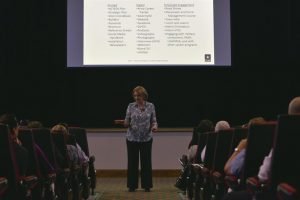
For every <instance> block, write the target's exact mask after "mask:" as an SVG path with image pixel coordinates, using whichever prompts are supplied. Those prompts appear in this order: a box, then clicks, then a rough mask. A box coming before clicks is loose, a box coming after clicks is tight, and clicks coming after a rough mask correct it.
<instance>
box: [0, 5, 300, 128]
mask: <svg viewBox="0 0 300 200" xmlns="http://www.w3.org/2000/svg"><path fill="white" fill-rule="evenodd" d="M0 4H1V5H0V15H1V25H0V26H1V27H0V28H1V29H0V31H1V44H0V51H1V52H0V56H1V57H0V58H1V60H0V62H1V63H0V67H1V68H0V84H1V96H0V113H4V112H14V113H16V115H17V116H18V117H19V118H20V119H31V120H41V121H42V122H43V123H44V124H45V125H47V126H50V125H53V124H54V123H56V122H60V121H65V122H67V123H69V124H72V125H81V126H85V127H113V123H112V122H113V120H114V119H117V118H123V117H124V115H125V110H126V107H127V104H128V103H129V102H130V101H132V99H131V89H132V88H133V87H134V86H136V85H143V86H145V87H146V89H148V92H149V95H150V99H149V100H150V101H152V102H154V103H155V105H156V109H157V115H158V120H159V124H160V126H161V127H189V126H194V125H196V124H197V123H198V122H199V120H200V119H203V118H209V119H212V120H213V121H217V120H221V119H225V120H228V121H229V122H230V123H231V124H240V123H244V122H246V121H247V120H248V119H249V118H250V117H254V116H263V117H265V118H267V119H275V118H276V115H277V114H279V113H286V112H287V106H288V102H289V101H290V100H291V98H293V97H294V96H296V95H300V79H299V78H298V77H299V75H298V74H299V73H298V70H297V68H298V67H300V65H299V64H300V62H299V56H300V53H299V52H300V48H299V45H300V42H299V41H300V31H299V28H298V25H299V24H300V20H299V19H300V17H299V12H298V10H299V1H296V0H295V1H293V0H281V1H274V0H273V1H271V0H252V1H251V2H247V1H240V0H232V1H231V4H232V5H231V9H232V60H233V66H232V68H230V69H224V68H216V69H209V68H205V69H199V68H198V69H196V68H184V67H182V68H173V69H171V68H160V69H151V68H143V69H137V68H127V69H122V68H116V69H109V68H104V69H103V68H101V69H100V68H97V69H94V68H93V69H91V68H90V69H66V66H65V65H66V0H42V1H41V0H28V1H16V0H10V1H1V3H0Z"/></svg>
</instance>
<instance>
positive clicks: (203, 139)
mask: <svg viewBox="0 0 300 200" xmlns="http://www.w3.org/2000/svg"><path fill="white" fill-rule="evenodd" d="M206 141H207V134H205V133H201V134H200V135H199V140H198V148H197V152H196V163H201V162H202V160H201V152H202V150H203V148H204V147H205V145H206Z"/></svg>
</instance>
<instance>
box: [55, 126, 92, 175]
mask: <svg viewBox="0 0 300 200" xmlns="http://www.w3.org/2000/svg"><path fill="white" fill-rule="evenodd" d="M51 133H53V134H63V135H64V137H65V141H66V144H67V153H68V157H69V161H70V162H71V163H70V164H71V165H72V166H74V165H85V166H86V170H85V172H84V174H85V175H86V176H87V175H88V162H89V158H88V157H87V156H86V155H85V153H84V151H82V149H81V148H80V146H79V145H78V144H77V143H76V141H75V140H74V137H72V136H71V135H70V134H69V132H68V130H67V128H66V127H65V126H64V125H61V124H57V125H55V126H54V127H52V129H51Z"/></svg>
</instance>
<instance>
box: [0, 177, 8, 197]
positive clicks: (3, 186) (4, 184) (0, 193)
mask: <svg viewBox="0 0 300 200" xmlns="http://www.w3.org/2000/svg"><path fill="white" fill-rule="evenodd" d="M7 188H8V181H7V179H6V178H5V177H0V199H4V196H5V194H6V192H7Z"/></svg>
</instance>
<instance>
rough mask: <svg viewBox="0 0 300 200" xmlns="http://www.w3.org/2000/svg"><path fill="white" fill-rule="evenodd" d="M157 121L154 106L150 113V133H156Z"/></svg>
mask: <svg viewBox="0 0 300 200" xmlns="http://www.w3.org/2000/svg"><path fill="white" fill-rule="evenodd" d="M157 127H158V125H157V119H156V112H155V106H154V105H153V110H152V113H151V131H152V132H156V131H157Z"/></svg>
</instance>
